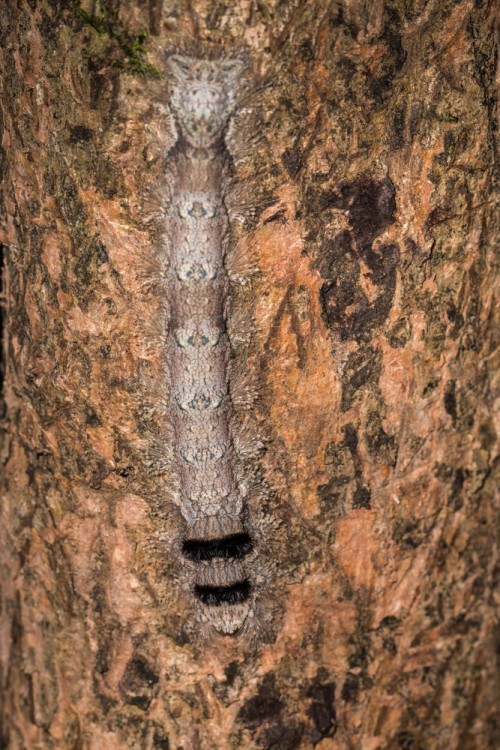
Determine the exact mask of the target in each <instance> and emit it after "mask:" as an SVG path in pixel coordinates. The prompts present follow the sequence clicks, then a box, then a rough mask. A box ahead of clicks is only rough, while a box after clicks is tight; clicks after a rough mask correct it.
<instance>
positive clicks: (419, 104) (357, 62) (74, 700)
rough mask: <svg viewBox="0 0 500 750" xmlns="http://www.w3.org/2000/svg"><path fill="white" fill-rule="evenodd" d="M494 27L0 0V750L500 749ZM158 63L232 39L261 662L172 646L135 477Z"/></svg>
mask: <svg viewBox="0 0 500 750" xmlns="http://www.w3.org/2000/svg"><path fill="white" fill-rule="evenodd" d="M494 20H495V3H494V2H493V0H458V1H457V0H429V1H427V2H424V0H413V2H411V1H408V0H388V1H387V2H384V1H383V0H374V1H373V2H371V1H370V0H335V1H333V2H325V1H324V0H311V1H308V2H300V1H299V0H284V2H280V1H279V0H262V2H261V1H260V0H259V1H258V2H257V1H255V0H241V1H239V2H222V0H215V1H214V2H208V0H207V2H203V1H202V0H192V2H181V0H164V1H163V2H162V1H161V0H103V2H92V0H82V2H81V3H78V2H75V3H73V2H70V1H69V0H66V2H64V0H61V1H59V2H58V0H6V1H4V2H3V3H2V4H1V7H0V34H1V39H0V76H1V82H2V119H1V122H0V125H1V131H0V134H1V145H2V149H1V152H0V164H1V169H2V173H3V190H4V192H3V204H2V225H3V228H2V237H1V239H2V242H3V257H4V266H3V275H2V279H3V296H2V299H3V300H4V302H5V306H4V309H3V322H4V367H3V374H4V377H5V382H4V401H5V405H6V408H5V409H4V412H5V414H6V417H5V421H4V427H5V432H4V440H3V444H2V453H1V455H2V467H3V474H2V477H3V478H2V530H1V535H2V537H1V549H0V561H1V568H0V577H1V581H2V599H1V650H0V668H1V672H0V676H1V690H2V719H1V740H0V743H3V744H1V747H3V748H6V749H8V750H35V748H36V749H37V750H49V749H50V750H98V749H100V748H106V750H114V749H115V748H116V750H118V748H120V750H123V748H141V749H142V748H144V749H145V750H153V749H158V750H160V749H162V750H166V749H167V748H170V750H179V749H180V748H184V749H185V750H191V749H194V750H196V749H199V750H209V749H210V750H211V749H212V748H217V749H218V750H226V749H227V750H229V749H230V748H245V750H247V749H249V748H279V750H292V749H293V748H304V749H305V748H313V747H318V748H321V749H322V750H330V749H331V750H358V749H361V750H487V749H490V750H494V748H497V747H498V746H499V744H500V736H499V731H500V729H499V726H498V714H497V709H496V704H497V701H498V683H497V681H496V680H497V674H498V671H497V665H496V662H495V654H496V649H495V637H494V636H495V626H496V624H497V621H496V619H495V608H494V581H495V574H496V570H497V564H498V557H497V554H498V551H497V528H498V526H497V520H496V519H497V513H498V495H496V494H495V491H496V482H497V481H498V462H497V446H498V441H497V432H498V381H496V383H495V376H494V373H495V368H496V366H497V364H498V363H497V361H496V360H495V354H496V351H497V347H498V330H499V320H498V313H497V312H495V306H494V301H495V298H496V292H497V290H498V274H497V267H496V258H495V252H494V251H495V244H494V243H495V236H496V238H497V240H498V229H499V220H498V211H495V199H496V198H497V196H498V192H497V185H496V184H495V176H498V152H497V146H498V140H497V131H496V125H497V116H498V112H497V104H496V98H495V93H496V92H495V73H496V70H497V61H498V55H497V50H498V46H497V37H496V30H495V27H494ZM178 49H180V50H185V51H187V52H188V53H191V54H199V53H200V52H201V53H202V54H210V55H212V56H214V57H217V56H218V55H219V56H220V54H221V53H225V54H227V55H229V56H231V55H235V54H239V53H241V52H242V51H245V53H246V55H247V56H248V59H249V61H250V67H251V71H252V73H251V76H253V78H254V80H255V87H253V88H249V93H248V100H247V101H246V102H245V107H247V108H249V109H252V110H253V112H254V114H253V120H252V122H253V123H254V125H253V126H252V127H255V130H256V133H257V134H258V135H259V139H258V141H257V142H256V143H255V144H253V145H252V146H251V147H250V150H249V153H248V156H247V158H246V159H243V160H242V161H241V162H238V163H236V164H234V175H233V180H234V183H235V184H236V185H237V186H239V188H240V193H241V202H242V215H243V219H242V221H241V222H240V223H237V224H236V223H235V226H234V228H233V240H234V243H237V244H238V247H239V248H240V249H241V252H242V254H243V255H245V253H246V254H247V256H248V257H250V256H252V257H255V261H256V264H257V266H258V269H259V270H258V273H257V274H254V275H253V276H252V279H251V281H250V283H248V284H247V285H245V286H243V287H235V288H234V289H233V290H232V292H231V300H230V305H229V308H228V310H229V312H228V314H229V332H230V335H231V336H232V337H233V340H234V341H236V342H237V341H238V333H239V328H238V327H239V325H240V324H241V321H245V320H250V319H253V320H254V324H252V326H251V330H250V331H249V332H248V333H249V342H244V343H243V344H241V345H240V344H237V345H235V348H234V351H233V360H234V366H235V367H238V368H240V369H241V370H244V371H248V372H249V373H251V374H252V376H253V377H254V379H256V380H258V382H259V384H260V398H259V401H258V403H257V404H256V406H255V415H254V416H255V417H256V419H257V420H258V422H259V423H260V424H261V426H262V427H263V429H264V432H265V435H266V450H265V452H264V453H263V455H262V456H261V457H260V458H259V459H258V461H257V466H256V469H257V471H258V476H259V477H260V478H261V481H262V482H265V484H266V485H268V486H269V492H268V495H267V497H266V501H265V507H263V508H262V510H263V512H265V514H266V516H267V517H270V518H271V519H274V521H275V523H271V524H269V525H268V528H267V532H266V533H267V550H268V552H266V554H267V555H268V556H269V557H270V558H271V559H272V561H273V563H274V565H275V574H274V575H275V578H274V582H273V583H272V601H268V602H267V604H265V606H268V608H269V613H271V614H272V622H271V623H270V624H267V623H266V627H265V630H266V635H265V637H263V638H262V640H261V641H260V642H259V641H258V642H257V644H256V645H255V644H254V645H249V644H247V643H244V642H241V641H239V640H238V639H234V638H226V639H223V640H221V641H214V642H212V643H211V642H209V643H206V644H203V643H201V644H200V643H199V642H197V641H196V639H195V637H194V629H193V628H192V627H191V626H190V625H189V622H190V619H189V618H190V610H189V606H188V604H187V603H186V602H185V600H184V597H183V596H182V595H181V593H180V588H179V583H178V581H177V578H178V576H179V570H178V567H179V560H178V559H177V558H175V559H174V558H172V556H171V555H169V554H168V552H167V550H168V548H169V545H168V543H169V540H171V539H173V538H175V535H176V533H177V532H178V519H177V517H176V512H175V511H174V510H173V508H172V506H171V505H170V504H169V503H168V502H167V501H166V500H165V498H164V496H163V494H162V492H163V485H162V479H161V477H157V476H154V475H153V476H151V475H150V472H148V471H147V470H146V464H147V461H146V460H145V456H146V454H147V451H148V450H149V449H148V447H147V444H148V439H149V436H150V435H151V433H152V432H154V424H155V422H154V419H155V417H154V416H150V414H149V411H148V405H147V404H146V403H145V399H146V396H145V394H146V391H148V393H149V396H148V398H149V399H150V400H151V398H152V394H153V398H154V387H153V386H154V383H155V381H156V380H157V379H158V374H159V372H160V371H161V368H162V360H161V352H159V351H158V350H157V348H156V347H155V346H152V345H151V343H148V336H149V333H148V331H149V327H148V325H147V323H148V321H150V320H151V318H153V317H154V316H155V307H154V304H153V302H152V301H151V299H152V298H151V296H150V295H149V296H148V293H147V291H145V289H144V288H145V286H147V285H146V284H145V281H144V273H143V272H144V268H145V267H146V266H147V265H148V259H151V258H153V257H154V255H155V248H158V246H159V243H161V242H162V235H161V221H160V220H159V218H158V198H157V196H158V194H159V192H161V186H162V179H163V175H164V170H165V169H166V168H168V160H166V155H167V151H168V148H169V146H170V144H171V137H172V136H171V131H170V123H169V116H168V111H167V103H168V79H167V75H166V65H165V60H166V55H167V53H168V52H172V51H174V50H178ZM243 119H244V118H243ZM255 122H257V125H256V126H255ZM245 127H246V126H245V124H244V122H243V120H242V121H241V128H242V133H241V134H240V135H238V133H236V135H235V136H234V137H235V138H238V137H239V138H240V139H243V140H244V139H246V138H249V135H250V134H249V133H248V132H246V131H245V129H244V128H245ZM252 207H253V209H255V210H250V208H252ZM247 209H248V210H247ZM242 338H244V337H242ZM495 387H496V391H495ZM495 398H496V401H495ZM148 403H149V402H148ZM495 404H497V409H496V410H495ZM256 512H257V509H255V508H254V509H251V513H256Z"/></svg>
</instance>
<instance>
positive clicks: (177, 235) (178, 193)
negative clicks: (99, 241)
mask: <svg viewBox="0 0 500 750" xmlns="http://www.w3.org/2000/svg"><path fill="white" fill-rule="evenodd" d="M243 67H244V65H243V63H242V62H241V61H239V60H237V59H234V60H215V61H207V60H200V59H195V58H191V57H184V56H181V55H173V56H171V57H170V58H169V59H168V70H169V72H170V74H171V79H172V83H173V86H172V93H171V99H170V109H171V111H172V114H173V118H174V122H175V130H176V142H175V146H174V148H173V149H172V150H171V152H170V158H169V182H170V187H171V201H170V205H169V207H168V209H167V211H166V214H165V235H166V236H167V237H168V243H169V247H170V257H169V263H168V271H167V279H166V291H167V299H168V307H169V322H168V326H167V336H166V362H167V370H168V374H169V381H170V400H169V407H168V419H169V422H170V424H171V426H172V430H173V444H174V445H173V464H174V470H175V474H176V480H177V488H178V491H177V498H178V499H177V502H178V505H179V508H180V512H181V514H182V517H183V519H184V526H185V528H184V535H183V540H182V545H181V551H182V555H183V556H184V558H185V559H186V560H187V561H189V563H188V565H190V566H191V570H192V571H193V574H192V578H191V584H190V590H191V592H192V595H193V597H194V601H195V603H196V607H197V608H198V609H199V615H200V617H201V619H202V620H203V621H204V622H205V623H208V624H209V626H212V627H213V628H214V629H215V630H216V631H217V632H219V633H223V634H236V633H239V632H241V631H242V630H244V629H245V627H246V626H247V625H248V620H249V619H251V617H252V607H253V604H252V601H253V583H252V580H251V579H250V575H249V569H248V567H249V566H248V554H249V553H250V552H251V551H252V548H253V544H254V543H253V540H252V538H251V536H250V534H249V533H248V530H247V529H246V528H245V524H244V521H243V512H244V506H245V497H244V492H243V491H242V490H241V488H240V485H239V483H238V480H237V471H236V454H235V445H234V439H233V436H232V432H231V418H232V411H233V405H232V402H231V398H230V392H229V386H228V357H229V341H228V336H227V331H226V320H225V300H226V297H227V290H228V283H229V282H228V277H227V274H226V271H225V265H224V260H225V254H226V250H227V247H226V246H227V243H228V227H229V224H228V215H227V212H226V209H225V205H224V190H225V185H226V184H227V180H228V177H229V167H230V155H229V152H228V149H227V146H226V142H225V133H226V131H227V128H228V125H229V123H230V120H231V117H232V115H233V112H234V109H235V106H236V97H235V88H236V85H237V80H238V78H239V76H240V74H241V72H242V69H243Z"/></svg>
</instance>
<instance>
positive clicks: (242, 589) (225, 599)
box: [194, 579, 251, 607]
mask: <svg viewBox="0 0 500 750" xmlns="http://www.w3.org/2000/svg"><path fill="white" fill-rule="evenodd" d="M250 590H251V586H250V581H249V580H248V579H246V580H245V581H239V582H238V583H233V584H232V585H231V586H195V588H194V591H195V594H196V596H197V597H198V599H199V600H200V601H202V602H203V604H208V605H209V606H211V607H218V606H219V605H221V604H239V603H240V602H244V601H245V599H247V598H248V596H249V595H250Z"/></svg>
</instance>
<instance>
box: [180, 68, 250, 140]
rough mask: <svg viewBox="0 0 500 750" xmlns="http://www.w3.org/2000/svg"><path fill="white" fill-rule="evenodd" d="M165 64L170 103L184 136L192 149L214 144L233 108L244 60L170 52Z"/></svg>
mask: <svg viewBox="0 0 500 750" xmlns="http://www.w3.org/2000/svg"><path fill="white" fill-rule="evenodd" d="M167 64H168V69H169V71H170V74H171V76H172V78H173V81H174V87H173V92H172V97H171V100H170V104H171V107H172V109H173V111H174V113H175V116H176V120H177V123H178V125H179V127H180V130H181V132H182V134H183V136H184V138H185V139H186V141H187V142H188V143H189V144H190V145H191V146H193V147H194V148H210V147H212V146H215V145H216V144H217V142H218V141H220V139H221V138H222V136H223V134H224V130H225V128H226V126H227V123H228V120H229V117H230V116H231V113H232V111H233V108H234V104H235V98H234V89H235V86H236V82H237V80H238V77H239V76H240V74H241V72H242V70H243V68H244V67H245V65H244V63H243V62H242V61H241V60H197V59H196V58H193V57H184V56H183V55H172V56H171V57H169V58H168V63H167Z"/></svg>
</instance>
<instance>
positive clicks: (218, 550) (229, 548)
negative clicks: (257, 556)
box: [182, 532, 253, 562]
mask: <svg viewBox="0 0 500 750" xmlns="http://www.w3.org/2000/svg"><path fill="white" fill-rule="evenodd" d="M252 547H253V544H252V539H251V537H250V535H249V534H247V533H246V532H243V533H241V534H230V535H229V536H225V537H222V538H221V539H185V540H184V542H183V544H182V553H183V555H184V556H185V557H187V558H189V560H196V562H201V561H202V560H213V559H214V557H224V558H228V557H234V558H239V557H244V556H245V555H246V554H248V552H250V550H251V549H252Z"/></svg>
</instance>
